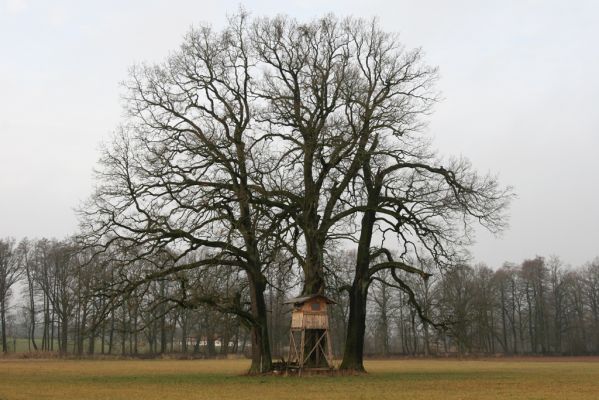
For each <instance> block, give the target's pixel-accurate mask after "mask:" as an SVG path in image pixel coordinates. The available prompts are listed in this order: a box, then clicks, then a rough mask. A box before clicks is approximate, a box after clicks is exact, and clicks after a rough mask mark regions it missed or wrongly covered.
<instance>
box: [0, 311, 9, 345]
mask: <svg viewBox="0 0 599 400" xmlns="http://www.w3.org/2000/svg"><path fill="white" fill-rule="evenodd" d="M0 324H2V352H3V353H8V343H7V341H6V302H5V301H4V299H0Z"/></svg>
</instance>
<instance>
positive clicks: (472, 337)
mask: <svg viewBox="0 0 599 400" xmlns="http://www.w3.org/2000/svg"><path fill="white" fill-rule="evenodd" d="M387 278H388V277H387ZM386 281H388V279H385V277H384V276H380V280H378V279H377V282H376V283H375V285H374V290H373V291H372V293H371V302H370V305H369V307H371V313H370V318H369V320H368V322H369V330H368V332H369V335H370V336H369V337H370V340H368V341H367V343H368V345H369V347H368V350H367V351H368V352H369V353H371V354H378V355H389V354H392V353H396V354H408V355H417V354H423V355H430V354H435V353H437V354H445V353H457V354H494V353H502V354H556V355H564V354H569V355H579V354H598V353H599V334H598V333H599V307H598V306H599V302H598V299H599V259H596V260H595V261H593V262H590V263H588V264H587V265H585V266H583V267H580V268H570V267H566V266H565V265H564V264H563V262H562V261H561V260H560V259H559V258H558V257H551V258H549V259H544V258H541V257H537V258H534V259H530V260H526V261H524V262H523V263H522V264H520V265H514V264H505V265H504V266H503V267H501V268H499V269H497V270H492V269H490V268H488V267H486V266H484V265H477V266H474V267H471V266H468V265H459V266H456V267H452V268H450V269H448V270H447V271H446V273H444V274H442V275H433V276H432V277H431V278H429V279H428V280H427V281H426V282H417V281H414V282H412V285H411V287H412V288H413V290H414V295H415V297H416V299H417V300H418V303H419V304H420V306H421V309H420V311H421V312H422V313H423V314H424V316H425V317H427V318H429V319H431V320H433V321H437V322H442V323H443V324H444V326H443V327H442V329H431V328H432V327H431V326H430V323H428V321H427V320H426V318H425V319H422V318H419V315H418V311H419V310H418V309H417V308H415V307H413V306H412V305H411V304H410V299H409V295H408V294H406V293H405V292H402V291H397V290H392V289H391V287H392V285H389V284H386V283H383V282H386Z"/></svg>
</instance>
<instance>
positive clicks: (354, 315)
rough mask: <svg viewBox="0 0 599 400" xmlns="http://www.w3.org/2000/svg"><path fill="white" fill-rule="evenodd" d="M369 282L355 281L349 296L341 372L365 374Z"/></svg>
mask: <svg viewBox="0 0 599 400" xmlns="http://www.w3.org/2000/svg"><path fill="white" fill-rule="evenodd" d="M367 292H368V282H364V281H363V280H360V279H358V280H354V284H353V285H352V287H351V289H350V295H349V321H348V324H347V337H346V339H345V349H344V351H343V361H341V365H340V367H339V369H340V370H345V371H357V372H365V369H364V334H365V332H366V300H367V298H366V295H367Z"/></svg>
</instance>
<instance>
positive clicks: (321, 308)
mask: <svg viewBox="0 0 599 400" xmlns="http://www.w3.org/2000/svg"><path fill="white" fill-rule="evenodd" d="M284 304H292V305H293V310H292V312H291V330H290V332H289V355H288V357H287V360H288V362H287V369H288V370H293V369H298V370H299V373H300V374H301V372H302V371H304V370H306V369H309V370H331V369H332V368H333V367H334V365H333V350H332V345H331V334H330V332H329V313H328V309H329V305H330V304H335V302H334V301H333V300H331V299H329V298H328V297H326V296H324V295H321V294H313V295H308V296H301V297H295V298H292V299H289V300H287V301H286V302H285V303H284ZM325 349H326V350H325Z"/></svg>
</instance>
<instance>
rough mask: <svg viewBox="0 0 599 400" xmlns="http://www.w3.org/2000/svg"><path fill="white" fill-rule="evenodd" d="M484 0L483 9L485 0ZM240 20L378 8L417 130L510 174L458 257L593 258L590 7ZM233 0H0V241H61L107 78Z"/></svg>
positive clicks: (115, 109)
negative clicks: (407, 63)
mask: <svg viewBox="0 0 599 400" xmlns="http://www.w3.org/2000/svg"><path fill="white" fill-rule="evenodd" d="M491 3H493V4H491ZM242 4H243V5H244V7H245V8H246V9H247V10H249V11H251V12H252V13H253V14H254V15H265V14H271V15H272V14H277V13H282V12H284V13H287V14H289V15H292V16H295V17H298V18H311V17H315V16H319V15H321V14H323V13H325V12H334V13H336V14H339V15H349V14H353V15H356V16H366V17H370V16H378V17H379V18H380V20H381V23H382V24H383V26H384V27H385V28H386V29H387V30H389V31H397V32H400V33H401V35H402V37H403V40H404V43H405V44H406V45H407V46H408V47H418V46H421V47H423V49H424V51H425V53H426V60H427V61H428V63H429V64H432V65H438V66H439V67H440V70H441V80H440V82H439V84H438V88H439V89H440V90H441V91H442V93H443V97H444V101H443V102H442V103H440V104H439V105H438V106H437V107H436V112H435V114H434V115H433V116H432V117H431V119H430V125H429V131H430V133H431V134H432V135H434V137H435V144H436V147H437V148H438V149H439V150H440V152H441V153H442V154H447V155H464V156H467V157H468V158H470V159H471V160H472V162H473V164H474V165H475V166H476V167H477V168H478V169H479V170H480V171H483V172H486V171H491V172H494V173H497V174H498V175H499V176H500V178H501V181H502V182H503V183H505V184H510V185H513V186H514V188H515V191H516V193H517V194H518V199H517V200H516V201H515V202H514V203H513V206H512V209H511V223H510V229H509V230H508V231H507V232H505V233H504V234H503V236H502V237H501V238H494V237H493V236H491V235H489V234H486V233H481V234H479V237H478V239H479V240H478V243H477V244H476V245H475V246H474V247H473V249H472V252H473V255H474V257H475V259H476V260H478V261H485V262H487V263H488V264H489V265H490V266H492V267H497V266H499V265H501V264H502V263H503V261H506V260H508V261H515V262H519V261H522V259H524V258H527V257H534V256H535V255H546V256H547V255H551V254H557V255H560V256H562V258H563V259H564V260H565V261H566V262H568V263H571V264H573V265H580V264H582V263H584V262H586V261H589V260H591V259H592V258H594V257H596V256H599V209H598V207H597V206H598V205H599V176H598V174H599V157H598V156H597V150H598V149H599V111H598V108H599V73H598V71H599V46H598V45H597V39H598V38H599V2H596V1H561V2H555V1H525V0H515V1H507V0H503V1H495V2H490V1H478V0H476V1H456V0H454V1H426V0H424V1H416V0H414V1H399V0H397V1H376V0H369V1H349V0H343V1H323V0H318V1H316V0H314V1H313V0H297V1H293V0H288V1H246V2H242ZM238 5H239V2H238V1H224V0H221V1H218V2H214V1H183V0H170V1H163V2H159V1H149V0H144V1H142V0H137V1H126V2H125V1H96V2H93V3H92V2H91V1H60V0H54V1H35V0H0V237H3V236H9V235H10V236H16V237H17V238H20V237H23V236H30V237H40V236H48V237H50V236H55V237H63V236H65V235H68V234H69V233H72V232H74V230H75V229H76V226H77V221H76V218H75V215H74V213H73V211H72V209H73V207H76V206H77V205H78V204H79V203H80V202H81V201H82V200H84V199H85V198H86V197H87V196H88V195H89V193H90V192H91V189H92V186H93V182H92V168H93V166H94V164H95V162H96V160H97V157H98V147H99V143H100V142H101V140H102V139H103V138H106V137H108V136H109V135H110V133H111V131H112V130H113V129H114V128H115V127H116V126H117V124H118V122H119V120H120V118H121V101H120V93H121V89H120V87H119V82H120V81H122V80H124V79H125V78H126V76H127V70H128V68H129V67H130V66H131V65H132V64H133V63H135V62H140V61H160V60H161V59H163V58H164V57H165V56H166V55H168V53H169V52H170V51H171V50H173V49H175V48H176V47H177V46H178V45H179V44H180V42H181V38H182V36H183V34H184V33H185V32H186V31H187V30H188V28H189V27H190V25H192V24H196V25H197V24H199V23H202V22H209V23H212V24H214V25H216V26H218V25H221V24H223V22H224V19H225V15H226V13H227V12H234V11H235V10H236V9H237V7H238Z"/></svg>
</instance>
